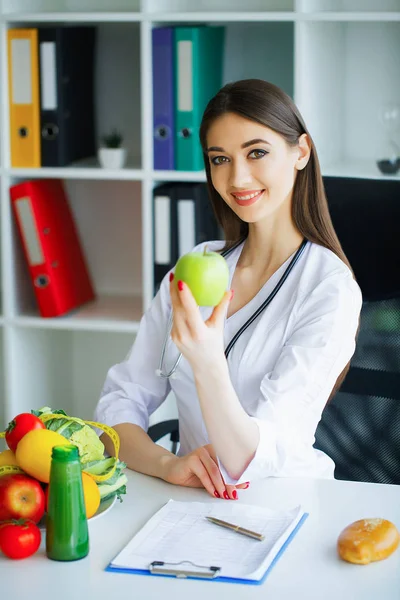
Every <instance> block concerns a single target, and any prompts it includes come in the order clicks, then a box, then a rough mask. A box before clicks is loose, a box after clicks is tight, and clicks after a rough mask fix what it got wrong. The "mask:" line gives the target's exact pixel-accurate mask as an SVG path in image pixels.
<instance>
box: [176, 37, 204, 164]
mask: <svg viewBox="0 0 400 600" xmlns="http://www.w3.org/2000/svg"><path fill="white" fill-rule="evenodd" d="M196 34H197V31H196V28H188V27H178V28H176V30H175V64H176V86H175V90H176V126H175V127H176V128H175V142H176V161H175V162H176V170H178V171H193V170H196V169H197V170H199V169H201V168H202V166H201V165H199V164H198V161H196V160H195V154H194V148H195V146H196V145H199V140H198V128H196V118H195V115H196V112H197V98H196V86H195V77H196V73H195V65H194V56H195V54H196V52H197V39H198V38H197V35H196Z"/></svg>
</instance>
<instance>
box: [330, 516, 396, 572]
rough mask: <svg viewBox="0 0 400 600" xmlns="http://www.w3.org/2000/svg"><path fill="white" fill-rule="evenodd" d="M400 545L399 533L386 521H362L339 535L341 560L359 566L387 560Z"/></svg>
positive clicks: (338, 544) (338, 546) (338, 547)
mask: <svg viewBox="0 0 400 600" xmlns="http://www.w3.org/2000/svg"><path fill="white" fill-rule="evenodd" d="M399 543H400V535H399V532H398V530H397V528H396V526H395V525H393V523H391V522H390V521H386V519H361V520H360V521H355V522H354V523H351V525H349V526H348V527H346V528H345V529H343V531H342V533H341V534H340V535H339V538H338V543H337V550H338V553H339V556H340V558H342V559H343V560H346V561H348V562H351V563H355V564H357V565H367V564H368V563H370V562H373V561H376V560H383V559H384V558H387V557H388V556H390V555H391V554H392V552H394V551H395V550H396V548H397V547H398V545H399Z"/></svg>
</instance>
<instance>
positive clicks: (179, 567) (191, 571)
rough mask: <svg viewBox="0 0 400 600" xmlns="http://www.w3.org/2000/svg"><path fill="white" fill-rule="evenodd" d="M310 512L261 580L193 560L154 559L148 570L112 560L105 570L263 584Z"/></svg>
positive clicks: (289, 537) (294, 530) (304, 515)
mask: <svg viewBox="0 0 400 600" xmlns="http://www.w3.org/2000/svg"><path fill="white" fill-rule="evenodd" d="M308 517H309V513H307V512H305V513H304V514H303V515H302V517H301V519H300V520H299V522H298V523H297V525H296V527H295V528H294V529H293V531H292V532H291V533H290V535H289V536H288V538H287V539H286V541H285V542H284V543H283V544H282V546H281V548H280V550H279V552H278V553H277V554H276V556H275V557H274V559H273V560H272V562H271V564H270V565H269V566H268V568H267V569H266V571H265V573H264V574H263V576H262V577H261V579H259V580H253V579H245V578H239V577H238V578H234V577H224V576H220V575H219V573H220V571H221V567H219V566H216V565H209V566H207V565H198V564H195V563H192V562H191V561H180V562H176V563H172V562H171V563H167V562H164V561H158V560H154V561H152V562H151V563H150V564H149V568H148V570H145V569H128V568H123V567H116V566H114V565H113V564H112V561H111V562H110V563H109V565H108V566H107V567H106V568H105V571H107V572H110V573H126V574H130V575H145V576H156V577H175V578H177V579H198V580H202V581H215V582H220V583H241V584H245V585H261V584H263V583H264V581H265V580H266V578H267V577H268V575H269V574H270V572H271V570H272V569H273V567H274V566H275V564H276V563H277V562H278V560H279V559H280V557H281V556H282V555H283V553H284V552H285V550H286V549H287V547H288V546H289V544H290V543H291V541H292V540H293V538H294V537H295V536H296V534H297V533H298V531H299V529H300V528H301V527H302V525H303V524H304V523H305V521H306V520H307V518H308Z"/></svg>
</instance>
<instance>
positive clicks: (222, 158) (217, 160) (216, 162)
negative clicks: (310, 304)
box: [210, 156, 228, 166]
mask: <svg viewBox="0 0 400 600" xmlns="http://www.w3.org/2000/svg"><path fill="white" fill-rule="evenodd" d="M210 160H211V163H212V164H213V165H215V166H218V165H222V163H224V162H225V161H226V160H228V159H227V158H226V156H214V157H213V158H211V159H210Z"/></svg>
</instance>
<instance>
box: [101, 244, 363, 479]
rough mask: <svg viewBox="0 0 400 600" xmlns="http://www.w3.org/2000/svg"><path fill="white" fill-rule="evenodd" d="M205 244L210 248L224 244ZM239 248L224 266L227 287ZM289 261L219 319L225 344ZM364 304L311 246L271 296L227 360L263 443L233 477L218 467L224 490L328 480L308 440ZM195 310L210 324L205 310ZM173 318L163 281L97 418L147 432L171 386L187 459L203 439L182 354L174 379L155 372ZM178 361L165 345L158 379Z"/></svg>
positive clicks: (324, 463)
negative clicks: (271, 480)
mask: <svg viewBox="0 0 400 600" xmlns="http://www.w3.org/2000/svg"><path fill="white" fill-rule="evenodd" d="M204 245H205V244H204V243H203V244H200V245H199V246H197V247H196V248H195V250H196V251H201V249H202V248H203V247H204ZM207 245H208V248H209V250H217V249H220V248H221V247H222V242H220V241H216V242H207ZM242 247H243V245H240V246H238V247H237V248H236V249H235V250H234V251H233V252H232V253H231V254H230V255H229V256H228V257H227V259H226V260H227V262H228V265H229V269H230V282H229V287H230V284H231V280H232V277H233V273H234V270H235V266H236V263H237V261H238V258H239V256H240V253H241V250H242ZM292 256H293V255H292ZM291 258H292V257H290V258H288V260H287V261H286V262H285V263H284V264H283V265H282V266H281V267H280V268H279V269H278V270H277V271H276V272H275V273H274V274H273V275H272V277H271V278H270V279H269V280H268V281H267V282H266V283H265V285H264V286H263V287H262V289H261V290H260V291H259V292H258V294H257V295H256V296H255V297H254V298H253V299H252V300H251V301H250V302H249V303H248V304H247V305H246V306H244V307H243V308H242V309H240V310H239V311H238V312H236V313H235V314H233V315H232V316H231V317H229V318H228V319H226V321H225V330H224V339H225V347H226V345H227V344H228V342H229V341H230V340H231V339H232V337H233V336H234V334H235V333H236V331H237V330H238V329H239V328H240V327H241V326H242V325H243V324H244V323H245V322H246V321H247V319H248V318H249V317H250V316H251V315H252V314H253V313H254V311H255V310H256V309H257V308H258V307H259V306H260V304H261V303H262V302H263V301H264V300H265V299H266V298H267V296H268V295H269V294H270V293H271V292H272V290H273V289H274V287H275V285H276V284H277V282H278V280H279V279H280V277H281V275H282V274H283V273H284V271H285V268H286V267H287V265H288V264H289V262H290V260H291ZM228 289H229V288H228ZM361 304H362V296H361V291H360V288H359V286H358V285H357V283H356V282H355V281H354V279H353V277H352V274H351V272H350V270H349V269H348V267H347V266H346V265H345V264H344V263H343V262H342V261H341V260H340V259H339V258H338V257H337V256H336V255H335V254H334V253H333V252H331V251H330V250H327V249H326V248H324V247H322V246H320V245H317V244H314V243H311V242H308V244H307V245H306V248H305V249H304V251H303V254H302V255H301V256H300V258H299V260H298V262H297V264H296V265H295V267H294V268H293V270H292V271H291V273H290V274H289V276H288V278H287V279H286V281H285V282H284V284H283V286H282V288H281V289H280V290H279V292H278V294H277V295H276V297H275V298H274V299H273V300H272V302H271V303H270V304H269V306H268V307H267V308H266V309H265V311H264V312H263V313H262V314H261V315H260V316H259V317H258V318H257V319H256V321H255V322H253V323H252V324H251V326H250V327H249V328H248V329H247V330H246V331H245V332H244V333H243V334H242V335H241V336H240V338H239V339H238V341H237V342H236V344H235V345H234V347H233V349H232V351H231V352H230V354H229V357H228V365H229V371H230V376H231V380H232V383H233V387H234V389H235V391H236V393H237V395H238V398H239V400H240V402H241V404H242V405H243V407H244V409H245V411H246V412H247V414H249V415H250V416H251V417H252V418H253V419H254V420H255V422H256V423H257V425H258V427H259V431H260V442H259V445H258V448H257V450H256V454H255V456H254V458H253V460H252V461H251V462H250V464H249V465H248V467H247V468H246V470H245V471H244V473H243V474H242V476H241V477H240V479H239V480H233V479H231V478H230V477H229V475H228V474H227V472H226V470H225V468H224V466H223V465H222V464H221V462H220V468H221V471H222V474H223V476H224V478H225V481H226V483H237V481H239V482H244V481H251V480H255V479H259V478H263V477H270V476H275V477H301V476H308V477H333V471H334V463H333V461H332V460H331V458H329V457H328V456H327V455H326V454H324V453H322V452H321V451H319V450H316V449H315V448H313V444H314V442H315V438H314V434H315V430H316V428H317V425H318V422H319V421H320V418H321V413H322V411H323V409H324V407H325V405H326V401H327V399H328V397H329V395H330V392H331V390H332V388H333V385H334V383H335V382H336V379H337V377H338V376H339V374H340V373H341V371H342V370H343V368H344V367H345V365H346V364H347V362H348V361H349V360H350V358H351V357H352V355H353V353H354V350H355V334H356V330H357V327H358V319H359V314H360V310H361ZM200 310H201V312H202V314H203V316H204V318H207V317H208V316H209V315H210V314H211V310H212V309H211V308H201V309H200ZM170 311H171V301H170V294H169V281H168V275H167V276H166V277H165V278H164V280H163V282H162V284H161V287H160V290H159V292H158V294H157V295H156V297H155V298H154V300H153V302H152V304H151V306H150V307H149V309H148V310H147V311H146V313H145V314H144V316H143V317H142V320H141V323H140V328H139V332H138V334H137V337H136V340H135V342H134V344H133V347H132V350H131V352H130V355H129V356H128V358H127V359H126V360H125V361H124V362H122V363H120V364H117V365H115V366H113V367H112V368H111V369H110V370H109V372H108V374H107V378H106V381H105V384H104V388H103V390H102V393H101V398H100V400H99V402H98V405H97V408H96V411H95V419H96V420H97V421H99V422H102V423H106V424H108V425H110V426H113V425H116V424H118V423H124V422H129V423H135V424H136V425H139V426H140V427H142V428H143V429H144V430H145V431H146V430H147V428H148V423H149V416H150V415H151V414H152V413H153V412H154V411H155V410H156V409H157V408H158V407H159V406H160V405H161V403H162V402H163V401H164V400H165V398H166V397H167V395H168V394H169V392H170V391H171V389H172V391H173V392H174V394H175V397H176V401H177V408H178V413H179V430H180V450H179V454H180V455H185V454H187V453H189V452H191V451H192V450H194V449H196V448H198V447H199V446H203V445H205V444H208V443H210V440H209V438H208V434H207V430H206V427H205V424H204V421H203V418H202V413H201V409H200V405H199V401H198V397H197V391H196V387H195V384H194V379H193V373H192V370H191V367H190V365H189V363H188V362H187V361H186V359H185V358H183V357H182V360H181V362H180V365H179V367H178V370H177V372H176V378H173V379H170V380H166V379H162V378H160V377H158V376H157V375H156V370H157V368H158V363H159V358H160V351H161V348H162V344H163V340H164V337H165V332H166V328H167V321H168V317H169V315H170ZM177 356H178V350H177V348H176V346H175V344H174V343H173V342H172V341H171V339H170V340H169V342H168V345H167V350H166V358H165V362H164V365H163V370H164V372H165V371H168V370H169V369H170V368H171V366H172V365H173V364H174V362H175V359H176V358H177ZM215 402H218V398H215Z"/></svg>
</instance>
